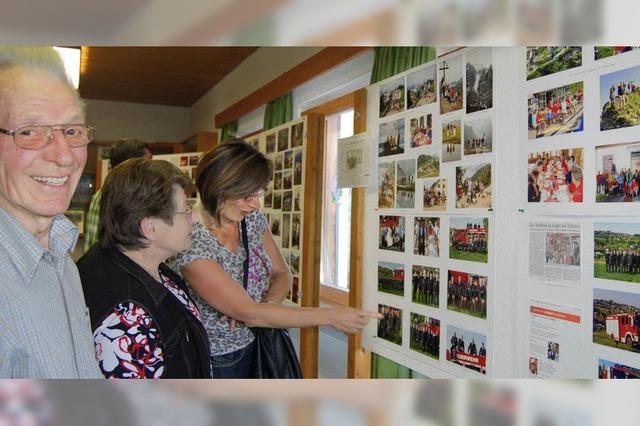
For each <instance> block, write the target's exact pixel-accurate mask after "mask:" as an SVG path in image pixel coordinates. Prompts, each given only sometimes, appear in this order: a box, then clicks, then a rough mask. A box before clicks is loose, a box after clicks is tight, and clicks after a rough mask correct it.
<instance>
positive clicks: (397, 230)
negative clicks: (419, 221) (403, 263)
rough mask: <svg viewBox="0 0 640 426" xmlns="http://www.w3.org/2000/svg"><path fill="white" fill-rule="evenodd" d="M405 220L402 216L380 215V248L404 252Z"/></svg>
mask: <svg viewBox="0 0 640 426" xmlns="http://www.w3.org/2000/svg"><path fill="white" fill-rule="evenodd" d="M404 221H405V219H404V217H402V216H380V222H379V229H380V239H379V244H378V248H379V249H380V250H391V251H398V252H404V237H405V226H404Z"/></svg>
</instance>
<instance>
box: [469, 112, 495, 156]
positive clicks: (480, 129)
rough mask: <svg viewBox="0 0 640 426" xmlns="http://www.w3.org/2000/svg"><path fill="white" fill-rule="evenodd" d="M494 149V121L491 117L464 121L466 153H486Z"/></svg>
mask: <svg viewBox="0 0 640 426" xmlns="http://www.w3.org/2000/svg"><path fill="white" fill-rule="evenodd" d="M492 151H493V123H492V120H491V117H482V118H477V119H474V120H467V121H465V122H464V155H475V154H486V153H489V152H492Z"/></svg>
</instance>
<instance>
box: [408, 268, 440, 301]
mask: <svg viewBox="0 0 640 426" xmlns="http://www.w3.org/2000/svg"><path fill="white" fill-rule="evenodd" d="M411 284H412V288H411V290H412V293H411V301H412V302H413V303H419V304H420V305H427V306H433V307H434V308H437V307H438V305H439V298H440V269H438V268H430V267H428V266H419V265H413V271H412V275H411Z"/></svg>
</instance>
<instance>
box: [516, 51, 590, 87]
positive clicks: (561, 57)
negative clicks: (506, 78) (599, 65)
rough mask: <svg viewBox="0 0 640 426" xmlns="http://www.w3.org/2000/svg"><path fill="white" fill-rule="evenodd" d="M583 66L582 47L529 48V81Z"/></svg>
mask: <svg viewBox="0 0 640 426" xmlns="http://www.w3.org/2000/svg"><path fill="white" fill-rule="evenodd" d="M580 65H582V47H581V46H539V47H527V80H532V79H534V78H538V77H544V76H546V75H549V74H554V73H557V72H560V71H565V70H568V69H571V68H576V67H579V66H580Z"/></svg>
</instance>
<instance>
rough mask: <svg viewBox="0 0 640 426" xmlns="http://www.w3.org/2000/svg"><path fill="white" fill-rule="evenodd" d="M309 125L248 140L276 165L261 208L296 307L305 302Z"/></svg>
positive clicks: (299, 123) (301, 122) (291, 126)
mask: <svg viewBox="0 0 640 426" xmlns="http://www.w3.org/2000/svg"><path fill="white" fill-rule="evenodd" d="M306 122H307V120H306V118H303V119H300V120H294V121H290V122H288V123H286V124H283V125H280V126H278V127H275V128H273V129H270V130H267V131H264V132H262V133H259V134H257V135H254V136H251V137H248V138H246V141H247V142H248V143H250V144H252V145H253V146H255V147H256V148H258V150H260V152H262V153H264V154H265V155H266V156H267V158H269V159H270V160H271V161H272V162H273V178H272V180H271V182H269V185H268V187H267V190H266V191H265V194H264V196H263V198H262V200H261V201H262V202H261V203H260V204H261V205H262V211H263V212H264V214H265V216H266V217H267V221H268V222H269V226H270V229H271V233H272V234H273V238H274V240H275V242H276V244H277V245H278V246H279V247H280V250H281V251H282V254H283V255H284V258H285V260H286V261H287V264H288V265H289V268H290V269H291V273H292V274H293V285H292V287H291V291H290V292H289V295H288V296H287V300H288V301H289V302H291V303H294V304H297V305H300V304H301V301H302V294H301V292H300V288H301V281H300V280H301V277H302V255H303V253H302V251H303V250H302V248H303V245H302V244H303V241H302V239H303V232H302V230H303V229H304V228H303V221H304V192H305V191H304V185H305V164H306V163H305V162H306V146H307V129H306V127H307V126H306Z"/></svg>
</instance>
